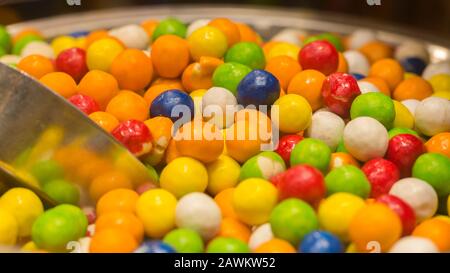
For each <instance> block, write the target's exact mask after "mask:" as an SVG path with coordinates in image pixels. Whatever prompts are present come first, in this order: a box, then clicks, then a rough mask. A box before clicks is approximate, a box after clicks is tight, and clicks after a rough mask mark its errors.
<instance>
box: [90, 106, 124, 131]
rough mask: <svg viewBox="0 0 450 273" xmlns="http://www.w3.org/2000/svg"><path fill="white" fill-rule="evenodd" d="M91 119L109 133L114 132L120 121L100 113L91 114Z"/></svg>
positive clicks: (110, 115) (108, 114)
mask: <svg viewBox="0 0 450 273" xmlns="http://www.w3.org/2000/svg"><path fill="white" fill-rule="evenodd" d="M89 117H90V118H91V119H92V120H93V121H94V122H95V123H97V124H98V125H99V126H100V127H102V128H103V129H104V130H105V131H108V132H112V130H114V129H115V128H116V127H117V126H118V125H119V120H118V119H117V118H116V117H115V116H113V115H112V114H110V113H106V112H102V111H98V112H94V113H92V114H90V115H89Z"/></svg>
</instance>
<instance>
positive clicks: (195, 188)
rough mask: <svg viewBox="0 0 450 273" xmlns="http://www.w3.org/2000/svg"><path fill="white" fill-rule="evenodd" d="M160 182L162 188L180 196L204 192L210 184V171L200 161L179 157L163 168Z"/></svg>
mask: <svg viewBox="0 0 450 273" xmlns="http://www.w3.org/2000/svg"><path fill="white" fill-rule="evenodd" d="M159 183H160V186H161V188H163V189H165V190H167V191H169V192H171V193H172V194H173V195H175V196H176V197H177V198H180V197H182V196H184V195H186V194H188V193H191V192H204V191H205V190H206V187H207V186H208V172H207V171H206V168H205V166H203V164H202V163H201V162H200V161H197V160H195V159H192V158H190V157H178V158H176V159H174V160H172V161H171V162H170V163H169V164H167V166H166V167H165V168H164V169H163V171H162V172H161V177H160V179H159Z"/></svg>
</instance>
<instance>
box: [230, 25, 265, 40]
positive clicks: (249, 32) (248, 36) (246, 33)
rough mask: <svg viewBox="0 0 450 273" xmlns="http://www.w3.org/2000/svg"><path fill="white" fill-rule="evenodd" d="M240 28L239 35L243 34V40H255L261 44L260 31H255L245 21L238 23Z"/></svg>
mask: <svg viewBox="0 0 450 273" xmlns="http://www.w3.org/2000/svg"><path fill="white" fill-rule="evenodd" d="M236 26H237V27H238V29H239V35H240V36H241V42H253V43H257V44H261V38H260V37H259V35H258V33H256V31H254V30H253V29H252V28H251V27H249V26H248V25H246V24H244V23H236Z"/></svg>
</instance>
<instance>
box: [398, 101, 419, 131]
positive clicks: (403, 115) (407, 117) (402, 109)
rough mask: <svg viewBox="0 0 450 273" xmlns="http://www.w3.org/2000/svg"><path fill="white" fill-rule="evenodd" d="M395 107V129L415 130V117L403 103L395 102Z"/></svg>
mask: <svg viewBox="0 0 450 273" xmlns="http://www.w3.org/2000/svg"><path fill="white" fill-rule="evenodd" d="M393 101H394V107H395V120H394V123H393V128H409V129H414V116H413V114H411V112H410V111H409V110H408V108H406V106H405V105H403V104H402V103H401V102H399V101H396V100H393Z"/></svg>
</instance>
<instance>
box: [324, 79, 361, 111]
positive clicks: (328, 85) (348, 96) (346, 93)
mask: <svg viewBox="0 0 450 273" xmlns="http://www.w3.org/2000/svg"><path fill="white" fill-rule="evenodd" d="M360 94H361V91H360V89H359V86H358V83H357V82H356V79H355V78H354V77H353V76H351V75H349V74H346V73H334V74H331V75H330V76H328V77H327V78H326V80H325V81H324V83H323V85H322V96H323V100H324V104H325V106H327V107H328V108H329V109H330V111H332V112H333V113H335V114H337V115H339V116H341V117H342V118H348V117H349V116H350V107H351V106H352V102H353V100H354V99H355V98H356V97H357V96H359V95H360Z"/></svg>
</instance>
